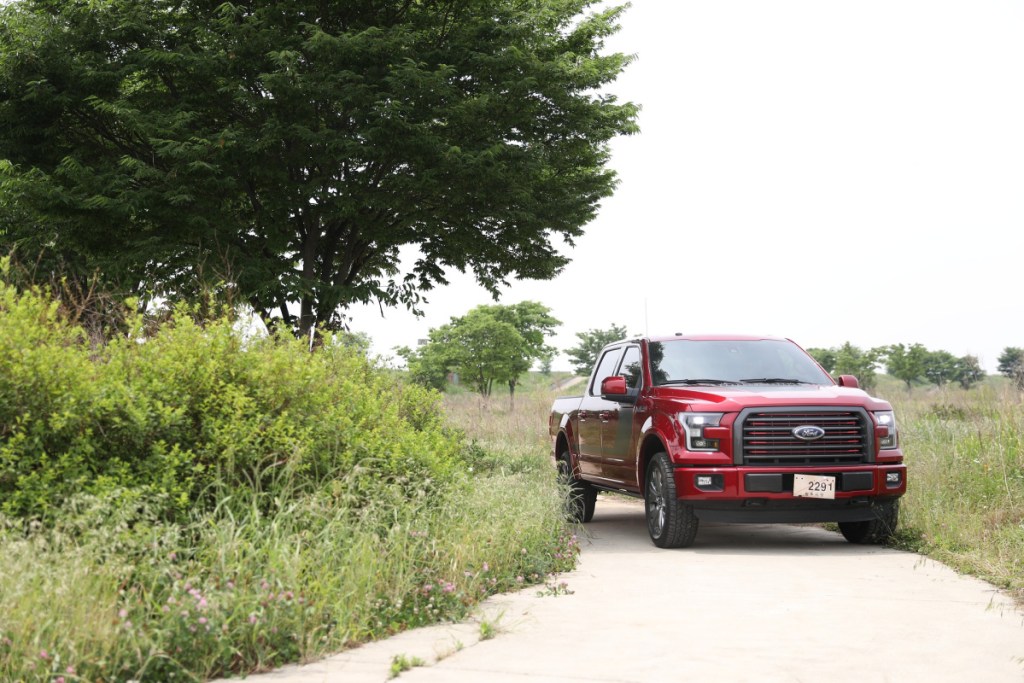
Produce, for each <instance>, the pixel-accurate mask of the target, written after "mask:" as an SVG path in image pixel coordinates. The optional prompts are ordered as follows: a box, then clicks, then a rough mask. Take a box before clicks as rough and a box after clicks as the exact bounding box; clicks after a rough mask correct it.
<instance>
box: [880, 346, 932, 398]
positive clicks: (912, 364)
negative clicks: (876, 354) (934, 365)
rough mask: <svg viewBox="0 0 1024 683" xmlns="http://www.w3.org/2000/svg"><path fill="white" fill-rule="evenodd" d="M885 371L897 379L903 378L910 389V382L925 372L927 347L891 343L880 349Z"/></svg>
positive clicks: (908, 389)
mask: <svg viewBox="0 0 1024 683" xmlns="http://www.w3.org/2000/svg"><path fill="white" fill-rule="evenodd" d="M882 354H883V357H884V360H885V369H886V372H887V373H888V374H890V375H892V376H893V377H895V378H897V379H901V380H903V382H904V383H905V384H906V385H907V391H910V389H911V386H912V383H913V382H914V381H915V380H918V379H920V378H921V377H923V376H924V373H925V364H926V359H927V357H928V349H926V348H925V347H924V346H922V345H921V344H911V345H910V346H909V347H906V346H904V345H903V344H893V345H891V346H887V347H885V348H884V349H883V350H882Z"/></svg>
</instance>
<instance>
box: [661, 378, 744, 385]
mask: <svg viewBox="0 0 1024 683" xmlns="http://www.w3.org/2000/svg"><path fill="white" fill-rule="evenodd" d="M662 384H663V385H664V384H714V385H716V386H719V385H722V384H739V382H733V381H732V380H728V379H669V380H665V381H664V382H662Z"/></svg>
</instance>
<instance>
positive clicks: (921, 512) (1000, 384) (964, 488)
mask: <svg viewBox="0 0 1024 683" xmlns="http://www.w3.org/2000/svg"><path fill="white" fill-rule="evenodd" d="M565 378H566V375H564V374H561V375H554V376H552V377H550V378H545V377H544V376H541V375H535V376H532V378H531V380H530V381H529V382H526V383H525V384H524V387H522V388H521V389H520V390H519V391H518V392H517V398H516V405H515V409H514V410H510V408H509V401H508V396H507V393H505V394H501V393H499V394H496V395H495V396H494V397H492V398H491V400H490V401H482V400H480V399H479V398H478V397H476V396H475V395H473V394H470V393H465V392H460V393H456V394H450V395H448V396H447V397H446V409H447V412H448V415H449V419H451V420H452V421H453V422H454V423H455V424H457V425H459V426H460V427H461V428H462V429H464V430H465V431H466V432H467V434H469V435H470V436H471V437H473V438H475V439H476V440H477V442H478V443H479V444H480V445H481V446H482V447H483V450H484V451H486V453H487V456H486V457H484V458H482V460H481V463H480V466H481V467H483V468H486V469H488V470H491V471H498V472H500V471H508V472H513V471H519V470H533V469H535V468H543V467H550V466H551V463H550V441H549V439H548V436H547V415H548V411H549V409H550V405H551V401H552V400H553V398H554V397H555V396H556V395H558V394H559V393H576V392H577V390H578V387H573V388H572V389H569V390H567V391H564V392H560V391H559V390H558V389H557V388H555V386H556V385H557V384H559V383H560V382H563V381H564V380H565ZM878 387H879V389H878V391H877V392H876V394H878V395H880V396H881V397H882V398H885V399H886V400H889V401H890V402H891V403H892V404H893V406H894V408H895V409H896V411H897V420H898V423H899V428H900V432H901V439H902V445H903V449H904V452H905V454H906V462H907V465H908V468H909V474H908V481H909V486H908V492H907V495H906V496H905V497H904V499H903V501H902V509H901V530H900V532H899V534H898V536H897V538H896V539H895V540H894V543H893V544H894V545H895V546H896V547H900V548H903V549H907V550H913V551H916V552H920V553H923V554H925V555H928V556H930V557H933V558H935V559H937V560H940V561H942V562H944V563H946V564H948V565H950V566H952V567H954V568H955V569H957V570H959V571H961V572H964V573H968V574H972V575H974V576H977V577H980V578H983V579H985V580H987V581H990V582H992V583H993V584H995V585H997V586H999V587H1001V588H1004V589H1006V590H1007V591H1008V592H1009V593H1011V594H1012V595H1013V596H1014V598H1015V599H1017V600H1018V602H1021V603H1022V604H1024V453H1022V442H1024V397H1022V395H1021V394H1020V392H1018V391H1016V390H1015V389H1014V388H1013V387H1012V386H1011V385H1010V384H1009V383H1008V382H1005V381H1003V379H1002V378H1000V377H990V378H988V380H987V381H986V382H985V383H984V384H983V385H982V386H979V387H977V388H974V389H971V390H968V391H965V390H963V389H960V388H953V387H945V388H936V387H926V386H922V387H914V388H913V390H912V391H910V392H908V391H907V390H906V388H905V387H904V385H903V384H902V383H901V382H899V381H896V380H893V379H892V378H889V377H884V376H883V377H880V378H879V383H878Z"/></svg>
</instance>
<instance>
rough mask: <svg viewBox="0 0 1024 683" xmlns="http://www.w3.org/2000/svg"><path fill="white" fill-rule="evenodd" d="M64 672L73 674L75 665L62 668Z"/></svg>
mask: <svg viewBox="0 0 1024 683" xmlns="http://www.w3.org/2000/svg"><path fill="white" fill-rule="evenodd" d="M64 673H66V674H69V675H71V676H74V675H75V667H73V666H69V667H68V668H66V669H64Z"/></svg>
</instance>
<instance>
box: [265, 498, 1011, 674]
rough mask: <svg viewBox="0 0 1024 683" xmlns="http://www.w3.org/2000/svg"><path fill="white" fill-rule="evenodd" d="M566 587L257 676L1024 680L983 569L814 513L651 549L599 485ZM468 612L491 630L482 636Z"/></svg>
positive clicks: (636, 510)
mask: <svg viewBox="0 0 1024 683" xmlns="http://www.w3.org/2000/svg"><path fill="white" fill-rule="evenodd" d="M585 528H586V531H587V536H588V537H587V538H585V539H583V542H582V546H583V555H582V559H581V562H580V566H579V568H578V569H577V570H576V571H574V572H572V573H570V574H567V575H565V576H563V577H561V579H560V580H564V581H565V582H566V583H567V585H568V589H569V590H570V591H572V593H571V594H563V595H556V596H551V595H548V596H544V597H541V596H538V594H537V592H538V589H537V588H533V589H529V590H524V591H521V592H519V593H514V594H510V595H503V596H497V597H495V598H492V599H490V600H488V601H487V602H486V603H484V605H483V606H482V607H481V610H480V612H479V615H478V617H477V618H476V619H475V620H474V621H473V622H469V623H466V624H461V625H455V626H441V627H431V628H428V629H419V630H417V631H412V632H409V633H406V634H401V635H399V636H396V637H395V638H391V639H389V640H387V641H382V642H379V643H374V644H371V645H368V646H365V647H363V648H359V649H357V650H352V651H350V652H347V653H343V654H341V655H338V656H336V657H333V658H331V659H328V660H325V661H324V662H321V663H318V664H314V665H310V666H307V667H295V668H290V669H288V670H284V671H281V672H278V673H275V674H270V675H267V676H256V677H252V679H251V680H254V681H259V683H264V681H266V683H270V681H274V683H281V682H283V681H287V682H288V683H300V682H301V683H315V682H320V681H346V682H351V681H374V682H381V681H384V680H386V678H387V676H388V670H389V667H390V664H391V662H392V661H393V658H394V657H396V656H399V655H401V656H405V657H406V658H408V659H410V660H413V659H414V658H419V659H420V660H422V661H423V665H422V666H417V667H415V668H413V669H411V670H409V671H406V672H404V673H402V674H401V676H400V678H399V680H400V681H403V682H404V683H423V682H437V681H444V682H446V683H447V682H456V683H458V682H466V683H468V682H470V681H473V682H476V681H487V682H488V683H503V682H506V681H507V682H511V681H517V682H521V683H522V682H525V681H529V683H537V682H546V681H602V682H604V681H615V682H625V681H638V682H639V681H758V682H765V681H857V682H858V683H865V682H871V681H929V683H934V682H936V681H957V682H960V681H968V680H977V681H985V682H986V683H992V682H997V681H1018V682H1019V681H1024V615H1022V614H1021V612H1019V611H1017V610H1016V609H1015V608H1014V606H1013V604H1012V602H1011V601H1010V600H1009V599H1008V598H1007V597H1005V596H1003V595H1002V594H1000V593H999V592H998V591H996V590H995V589H994V588H993V587H992V586H990V585H989V584H986V583H984V582H982V581H978V580H975V579H971V578H966V577H961V576H958V575H957V574H955V573H954V572H953V571H952V570H950V569H949V568H947V567H945V566H944V565H941V564H939V563H936V562H933V561H931V560H928V559H925V558H922V557H920V556H918V555H914V554H911V553H903V552H898V551H894V550H886V549H882V548H875V547H862V546H854V545H850V544H848V543H846V542H845V541H843V540H842V538H841V537H840V536H839V535H838V534H832V533H829V532H827V531H824V530H822V529H819V528H816V527H797V526H782V525H776V526H761V525H756V526H750V525H704V526H702V528H701V531H700V533H699V534H698V536H697V542H696V544H695V545H694V547H692V548H689V549H684V550H674V551H665V550H658V549H656V548H655V547H654V546H653V545H651V543H650V541H649V540H648V538H647V534H646V528H645V525H644V518H643V508H642V505H641V504H640V503H639V502H636V503H634V502H632V501H622V500H618V499H605V498H601V499H600V500H599V501H598V507H597V514H596V515H595V518H594V521H593V522H592V523H591V524H588V525H586V527H585ZM481 623H483V624H485V625H486V626H485V629H490V628H495V627H496V629H497V635H496V636H495V637H493V638H491V639H488V640H480V632H481Z"/></svg>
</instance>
